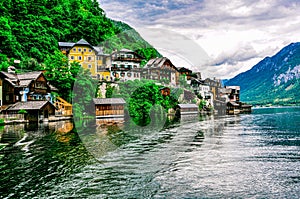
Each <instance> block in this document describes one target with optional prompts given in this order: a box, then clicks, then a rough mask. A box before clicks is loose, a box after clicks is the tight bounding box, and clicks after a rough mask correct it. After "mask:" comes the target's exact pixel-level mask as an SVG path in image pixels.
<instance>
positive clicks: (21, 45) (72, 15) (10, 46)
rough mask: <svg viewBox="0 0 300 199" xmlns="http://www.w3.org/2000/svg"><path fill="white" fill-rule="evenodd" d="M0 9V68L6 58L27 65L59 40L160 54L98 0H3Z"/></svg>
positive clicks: (41, 58)
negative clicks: (115, 17)
mask: <svg viewBox="0 0 300 199" xmlns="http://www.w3.org/2000/svg"><path fill="white" fill-rule="evenodd" d="M0 13H1V16H0V27H1V29H0V40H1V45H0V66H1V70H6V69H7V67H8V65H9V64H10V63H7V61H6V60H7V58H11V60H13V59H19V60H21V66H22V67H23V68H29V69H30V68H31V67H32V66H31V65H36V64H39V63H43V62H44V60H45V59H46V57H47V55H49V54H53V53H54V51H55V50H57V49H58V42H59V41H65V42H77V41H78V40H80V39H81V38H84V39H85V40H86V41H88V42H89V43H90V44H92V45H94V46H97V45H101V46H104V47H105V52H110V51H112V50H113V49H121V48H124V47H126V48H130V49H133V50H136V51H137V52H138V53H139V54H140V55H142V56H143V57H145V58H147V59H150V58H151V57H157V56H160V54H159V53H158V52H157V51H156V50H155V49H153V48H152V47H151V46H150V45H149V44H148V43H147V42H146V41H144V40H143V39H142V38H141V37H140V36H139V34H138V33H137V32H136V31H134V30H132V28H131V27H129V26H128V25H126V24H124V23H122V22H115V21H113V20H111V19H108V18H107V17H106V16H105V12H104V11H103V10H102V9H101V7H100V5H99V3H98V2H97V0H67V1H66V0H53V1H49V0H34V1H32V0H6V1H1V3H0ZM33 68H34V67H33Z"/></svg>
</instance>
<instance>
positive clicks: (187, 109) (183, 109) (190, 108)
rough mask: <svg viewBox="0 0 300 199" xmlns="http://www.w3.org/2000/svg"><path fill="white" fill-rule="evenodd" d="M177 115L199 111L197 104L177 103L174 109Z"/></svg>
mask: <svg viewBox="0 0 300 199" xmlns="http://www.w3.org/2000/svg"><path fill="white" fill-rule="evenodd" d="M176 112H177V114H179V115H193V114H198V113H199V108H198V106H197V104H178V105H177V109H176Z"/></svg>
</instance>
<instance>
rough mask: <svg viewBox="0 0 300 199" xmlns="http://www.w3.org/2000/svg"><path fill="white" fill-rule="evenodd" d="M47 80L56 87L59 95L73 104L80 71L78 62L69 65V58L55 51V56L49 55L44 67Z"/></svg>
mask: <svg viewBox="0 0 300 199" xmlns="http://www.w3.org/2000/svg"><path fill="white" fill-rule="evenodd" d="M44 67H45V68H44V69H45V70H46V72H45V76H46V78H47V80H48V81H49V82H50V84H52V85H53V86H54V87H56V88H57V89H58V90H59V92H58V94H59V95H60V96H61V97H62V98H64V99H65V100H67V101H68V102H71V99H72V90H73V85H74V82H75V80H76V77H77V75H78V73H79V71H80V68H81V67H80V65H79V63H78V62H73V63H71V64H69V62H68V59H67V57H66V56H65V55H64V54H62V53H61V52H60V51H55V53H54V54H53V55H48V56H47V59H46V61H45V66H44Z"/></svg>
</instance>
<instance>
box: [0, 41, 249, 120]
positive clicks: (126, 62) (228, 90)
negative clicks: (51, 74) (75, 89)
mask: <svg viewBox="0 0 300 199" xmlns="http://www.w3.org/2000/svg"><path fill="white" fill-rule="evenodd" d="M58 48H59V50H60V51H61V52H62V53H63V54H64V55H65V56H67V57H68V60H69V62H70V63H72V62H78V63H79V64H80V66H81V67H82V68H83V69H86V70H88V71H89V72H90V74H91V77H92V78H93V79H96V80H97V81H98V82H101V83H110V84H115V85H117V84H118V82H126V81H129V80H131V81H134V80H142V79H148V80H155V81H156V82H157V83H158V84H159V85H161V87H162V89H161V92H162V95H170V92H171V91H172V89H176V88H180V87H185V89H184V93H183V96H182V97H183V99H184V96H185V95H187V96H188V95H191V96H192V98H193V97H194V98H195V96H198V98H200V99H199V100H198V101H197V100H196V101H193V100H192V98H190V99H188V100H183V99H182V100H181V102H180V103H182V104H190V105H189V106H190V107H189V106H188V108H190V110H194V109H192V108H191V107H193V105H194V107H196V109H197V110H196V112H197V113H198V112H199V110H198V107H199V104H200V102H201V101H202V103H203V102H204V103H203V106H202V111H203V110H209V111H211V110H214V111H215V112H216V113H218V114H226V113H227V114H235V113H239V112H250V111H251V106H250V105H247V104H244V103H242V102H240V100H239V95H240V87H239V86H228V87H223V86H222V83H221V80H220V79H216V78H213V79H211V78H206V79H202V77H201V72H199V71H196V72H194V71H191V70H189V69H187V68H184V67H177V66H175V65H174V64H173V63H172V62H171V61H170V59H168V58H167V57H158V58H153V59H150V60H149V61H148V62H147V63H146V64H144V66H142V61H143V60H144V58H143V57H141V56H140V55H138V54H137V53H136V52H134V51H132V50H130V49H121V50H115V51H113V52H112V53H111V54H105V53H104V52H103V49H102V48H101V47H98V46H92V45H91V44H89V43H88V42H87V41H86V40H84V39H81V40H79V41H78V42H76V43H71V42H59V43H58ZM16 64H17V62H16ZM56 90H57V89H56V88H55V87H53V86H52V85H51V84H50V83H49V82H48V80H47V78H46V76H45V75H44V71H34V72H27V73H22V74H16V72H15V68H14V67H13V66H11V67H9V70H8V71H7V72H0V105H1V113H2V117H3V116H4V115H6V117H8V115H10V116H12V117H16V115H20V114H22V113H27V114H26V118H25V119H26V120H30V121H40V120H41V119H45V118H46V119H49V120H50V118H52V120H57V117H62V116H63V117H70V116H72V105H71V104H70V103H68V102H67V101H66V100H64V99H62V98H61V97H59V96H53V94H52V93H53V92H55V91H56ZM104 92H105V91H104ZM101 96H105V95H101ZM114 100H116V101H114ZM117 102H120V103H117ZM94 104H95V110H96V114H97V112H98V110H100V109H103V106H102V108H101V105H106V107H107V100H105V99H94ZM109 104H110V105H113V104H116V105H118V108H117V109H116V110H120V109H124V104H125V101H124V100H122V99H110V100H109ZM182 104H179V106H178V107H179V109H180V108H183V107H184V105H182ZM195 105H196V106H195ZM104 109H105V108H104ZM108 109H110V110H111V109H114V108H111V107H110V108H108ZM187 110H189V109H187ZM200 111H201V110H200ZM119 113H120V114H121V115H122V114H123V112H122V111H121V112H119ZM98 116H99V115H98ZM100 116H109V114H103V113H102V115H100ZM53 118H54V119H53ZM55 118H56V119H55ZM23 119H24V118H23Z"/></svg>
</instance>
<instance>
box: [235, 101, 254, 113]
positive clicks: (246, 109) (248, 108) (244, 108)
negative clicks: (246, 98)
mask: <svg viewBox="0 0 300 199" xmlns="http://www.w3.org/2000/svg"><path fill="white" fill-rule="evenodd" d="M238 104H239V105H240V113H251V112H252V105H251V104H246V103H243V102H238Z"/></svg>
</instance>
